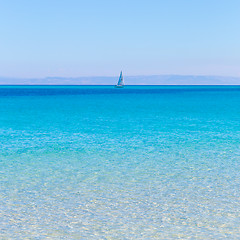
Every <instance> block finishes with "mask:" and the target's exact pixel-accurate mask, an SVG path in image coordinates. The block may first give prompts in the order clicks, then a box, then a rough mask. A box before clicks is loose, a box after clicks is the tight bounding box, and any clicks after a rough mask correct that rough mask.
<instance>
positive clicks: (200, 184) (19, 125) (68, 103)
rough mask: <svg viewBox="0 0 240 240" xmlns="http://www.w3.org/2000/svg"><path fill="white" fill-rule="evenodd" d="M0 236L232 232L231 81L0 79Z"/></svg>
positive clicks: (235, 114) (234, 144)
mask: <svg viewBox="0 0 240 240" xmlns="http://www.w3.org/2000/svg"><path fill="white" fill-rule="evenodd" d="M0 171H1V172H0V173H1V175H0V176H1V188H0V214H1V215H0V228H1V229H0V238H1V239H239V238H240V228H239V226H240V192H239V185H240V87H238V86H235V87H226V86H224V87H223V86H220V87H214V86H209V87H204V86H194V87H193V86H163V87H160V86H155V87H152V86H145V87H144V86H141V87H140V86H129V87H126V88H124V89H114V88H113V87H112V86H101V87H100V86H94V87H90V86H68V87H66V86H65V87H63V86H55V87H47V86H38V87H32V86H28V87H21V86H17V87H12V86H5V87H3V86H2V87H0Z"/></svg>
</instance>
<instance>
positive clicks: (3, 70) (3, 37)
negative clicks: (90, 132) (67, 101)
mask: <svg viewBox="0 0 240 240" xmlns="http://www.w3.org/2000/svg"><path fill="white" fill-rule="evenodd" d="M239 12H240V1H239V0H148V1H146V0H145V1H141V0H121V1H118V0H115V1H112V0H111V1H110V0H101V1H99V0H88V1H82V0H41V1H39V0H38V1H37V0H21V1H19V0H8V1H6V0H0V76H3V77H20V78H33V77H35V78H42V77H54V76H58V77H81V76H115V75H119V72H120V70H123V72H124V74H125V75H128V76H134V75H162V74H180V75H217V76H235V77H240V31H239V26H240V14H239Z"/></svg>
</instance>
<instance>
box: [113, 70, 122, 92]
mask: <svg viewBox="0 0 240 240" xmlns="http://www.w3.org/2000/svg"><path fill="white" fill-rule="evenodd" d="M115 87H116V88H123V87H124V80H123V75H122V71H121V73H120V77H119V79H118V83H117V85H115Z"/></svg>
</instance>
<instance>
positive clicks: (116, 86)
mask: <svg viewBox="0 0 240 240" xmlns="http://www.w3.org/2000/svg"><path fill="white" fill-rule="evenodd" d="M123 87H124V86H119V85H115V88H123Z"/></svg>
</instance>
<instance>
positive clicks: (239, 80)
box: [0, 75, 240, 85]
mask: <svg viewBox="0 0 240 240" xmlns="http://www.w3.org/2000/svg"><path fill="white" fill-rule="evenodd" d="M124 79H125V84H126V85H240V77H224V76H206V75H205V76H204V75H202V76H201V75H199V76H198V75H138V76H124ZM117 80H118V76H86V77H46V78H10V77H0V85H115V84H116V82H117Z"/></svg>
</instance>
